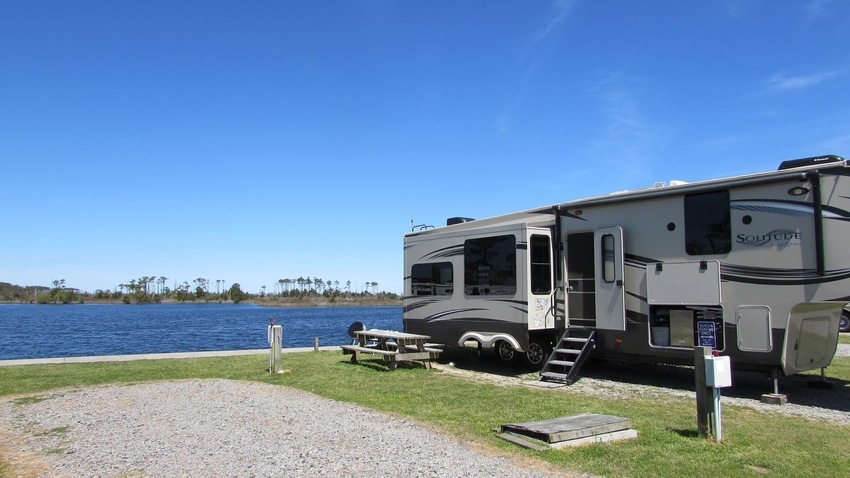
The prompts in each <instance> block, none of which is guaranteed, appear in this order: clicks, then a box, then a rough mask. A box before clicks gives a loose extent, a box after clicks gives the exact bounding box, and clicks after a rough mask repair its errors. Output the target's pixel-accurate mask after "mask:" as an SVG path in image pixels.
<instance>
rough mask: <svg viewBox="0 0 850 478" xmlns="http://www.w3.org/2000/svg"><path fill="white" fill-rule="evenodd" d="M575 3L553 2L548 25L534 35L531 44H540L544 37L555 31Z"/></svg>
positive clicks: (557, 0) (558, 0)
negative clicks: (552, 11)
mask: <svg viewBox="0 0 850 478" xmlns="http://www.w3.org/2000/svg"><path fill="white" fill-rule="evenodd" d="M575 3H576V0H555V2H554V3H553V4H552V7H553V10H554V15H552V17H551V18H550V19H549V23H548V24H546V26H545V27H544V28H543V29H542V30H540V31H539V32H537V34H536V35H534V37H533V38H532V41H531V43H532V44H536V43H540V42H541V41H543V40H544V39H546V37H547V36H549V34H550V33H552V31H553V30H555V28H556V27H557V26H558V25H560V24H561V22H563V21H564V19H565V18H567V16H568V15H569V14H570V12H571V11H572V9H573V6H574V5H575Z"/></svg>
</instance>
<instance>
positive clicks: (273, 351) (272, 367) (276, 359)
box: [268, 319, 283, 373]
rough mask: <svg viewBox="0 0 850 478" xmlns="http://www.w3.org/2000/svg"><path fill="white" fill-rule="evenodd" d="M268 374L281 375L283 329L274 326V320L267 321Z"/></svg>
mask: <svg viewBox="0 0 850 478" xmlns="http://www.w3.org/2000/svg"><path fill="white" fill-rule="evenodd" d="M268 339H269V373H283V368H282V365H281V355H282V354H283V350H282V343H283V327H282V326H280V325H274V319H270V320H269V330H268Z"/></svg>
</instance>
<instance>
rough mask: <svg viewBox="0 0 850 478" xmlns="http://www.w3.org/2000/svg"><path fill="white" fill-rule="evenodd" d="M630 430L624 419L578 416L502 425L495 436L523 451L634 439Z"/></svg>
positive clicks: (583, 414)
mask: <svg viewBox="0 0 850 478" xmlns="http://www.w3.org/2000/svg"><path fill="white" fill-rule="evenodd" d="M631 427H632V421H631V420H629V419H628V418H622V417H615V416H611V415H597V414H593V413H582V414H580V415H573V416H569V417H559V418H553V419H550V420H541V421H536V422H525V423H510V424H507V425H502V427H501V432H502V433H501V434H500V435H499V437H501V438H503V439H505V440H508V441H510V442H512V443H516V444H517V445H521V446H524V447H527V448H533V449H548V448H561V447H564V446H577V445H585V444H589V443H602V442H607V441H613V440H622V439H627V438H635V437H637V432H636V431H635V430H632V429H631ZM529 439H531V440H529Z"/></svg>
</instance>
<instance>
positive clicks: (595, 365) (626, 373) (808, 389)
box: [439, 348, 850, 412]
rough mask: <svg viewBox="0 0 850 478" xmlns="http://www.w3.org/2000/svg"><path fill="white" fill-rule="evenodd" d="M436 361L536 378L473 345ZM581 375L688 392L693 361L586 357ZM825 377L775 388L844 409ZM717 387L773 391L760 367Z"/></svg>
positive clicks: (789, 380) (841, 384) (746, 392)
mask: <svg viewBox="0 0 850 478" xmlns="http://www.w3.org/2000/svg"><path fill="white" fill-rule="evenodd" d="M439 362H440V363H442V364H450V365H451V366H453V367H456V368H459V369H463V370H470V371H475V372H481V373H488V374H492V375H499V376H503V377H512V378H516V379H518V380H536V379H538V373H537V371H536V370H534V369H532V368H528V367H523V366H505V365H503V364H501V363H499V362H498V360H497V359H496V357H495V355H494V354H493V353H492V352H488V351H486V350H485V351H482V352H480V353H479V352H478V350H477V349H473V348H466V349H464V348H448V349H446V350H445V351H444V352H443V353H442V354H441V355H440V358H439ZM733 368H734V365H733ZM583 378H590V379H598V380H609V381H613V382H622V383H627V384H636V385H648V386H654V387H661V388H666V389H671V390H679V391H684V392H693V391H694V390H695V387H696V385H695V378H694V369H693V367H691V366H684V365H668V364H649V363H624V362H620V361H608V360H589V361H588V362H587V363H586V364H585V366H584V367H583V368H582V370H581V373H580V378H579V382H580V381H581V380H582V379H583ZM826 378H827V381H828V387H826V388H824V387H823V386H822V385H823V383H822V382H820V377H818V376H813V375H793V376H791V377H781V378H780V381H779V392H780V393H782V394H785V395H786V396H787V397H788V402H789V403H792V404H798V405H805V406H812V407H820V408H824V409H830V410H836V411H842V412H850V382H848V381H846V380H841V379H837V378H830V377H829V373H828V369H827V377H826ZM721 393H722V395H723V396H724V397H735V398H742V399H751V400H756V401H759V400H760V399H761V396H762V395H763V394H768V393H773V380H772V378H771V377H770V376H769V375H768V374H766V373H757V372H748V371H733V375H732V387H730V388H724V389H723V390H722V391H721Z"/></svg>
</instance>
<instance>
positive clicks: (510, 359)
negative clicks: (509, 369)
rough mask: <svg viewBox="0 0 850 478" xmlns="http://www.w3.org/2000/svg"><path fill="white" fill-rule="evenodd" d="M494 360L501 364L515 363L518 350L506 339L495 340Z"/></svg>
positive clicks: (517, 357) (517, 358)
mask: <svg viewBox="0 0 850 478" xmlns="http://www.w3.org/2000/svg"><path fill="white" fill-rule="evenodd" d="M495 349H496V360H498V361H499V363H501V364H503V365H516V363H517V361H518V360H519V352H517V351H516V349H515V348H514V346H513V345H511V344H510V342H508V341H506V340H500V341H498V342H496V347H495Z"/></svg>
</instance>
